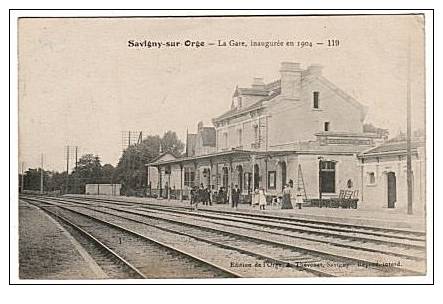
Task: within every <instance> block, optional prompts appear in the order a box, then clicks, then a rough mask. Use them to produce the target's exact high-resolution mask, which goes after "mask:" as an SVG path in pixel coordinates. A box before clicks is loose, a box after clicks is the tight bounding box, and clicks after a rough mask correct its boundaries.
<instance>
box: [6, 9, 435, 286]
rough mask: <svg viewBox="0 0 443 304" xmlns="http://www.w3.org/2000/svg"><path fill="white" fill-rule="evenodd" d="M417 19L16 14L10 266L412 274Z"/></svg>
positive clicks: (418, 170) (418, 172)
mask: <svg viewBox="0 0 443 304" xmlns="http://www.w3.org/2000/svg"><path fill="white" fill-rule="evenodd" d="M263 13H264V12H263ZM426 22H427V20H425V15H424V14H421V13H417V14H411V13H408V14H406V13H405V14H384V15H382V14H358V15H352V14H341V15H328V14H327V13H322V14H316V15H303V14H299V15H297V14H294V12H289V13H288V14H287V15H278V16H277V15H274V16H272V15H262V16H246V15H242V16H235V15H216V16H198V15H194V16H189V15H188V16H168V17H166V16H145V17H134V16H126V17H125V16H121V17H112V18H111V17H107V16H94V17H81V16H78V17H74V16H72V17H66V16H65V17H63V16H59V17H58V16H55V17H51V18H49V17H36V16H32V17H26V16H23V17H20V18H18V20H17V32H18V38H17V48H18V57H17V60H18V124H19V126H18V127H19V134H18V135H19V143H18V144H19V157H18V162H19V172H18V185H19V187H18V191H19V193H20V195H19V199H18V201H17V202H15V203H14V204H11V206H12V207H11V208H15V209H17V210H18V211H17V212H18V266H17V267H18V276H19V279H20V280H33V281H31V283H32V282H37V281H39V280H102V282H103V281H104V280H103V279H118V280H122V282H125V281H123V280H124V279H216V278H316V277H325V278H326V277H327V278H329V277H331V282H333V279H332V277H341V278H343V277H345V278H346V277H347V278H349V277H399V276H408V277H416V276H425V275H426V274H427V273H428V271H429V265H427V262H429V261H427V247H428V244H429V242H430V241H431V242H432V240H430V239H429V238H428V237H427V235H426V215H427V213H428V212H429V208H431V207H432V202H429V201H426V193H427V191H426V189H427V182H426V172H427V171H428V170H430V169H431V170H432V168H428V167H427V157H426V142H427V140H429V139H427V137H426V124H425V117H426V102H425V97H426V94H425V93H426V90H425V25H426Z"/></svg>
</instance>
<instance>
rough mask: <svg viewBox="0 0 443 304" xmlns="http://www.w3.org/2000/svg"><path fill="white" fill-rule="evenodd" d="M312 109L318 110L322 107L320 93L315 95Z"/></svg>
mask: <svg viewBox="0 0 443 304" xmlns="http://www.w3.org/2000/svg"><path fill="white" fill-rule="evenodd" d="M312 107H313V108H314V109H318V108H319V107H320V92H317V91H316V92H314V93H313V104H312Z"/></svg>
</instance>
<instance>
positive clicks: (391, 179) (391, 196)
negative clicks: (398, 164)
mask: <svg viewBox="0 0 443 304" xmlns="http://www.w3.org/2000/svg"><path fill="white" fill-rule="evenodd" d="M387 187H388V190H387V192H388V208H395V202H396V201H397V178H396V177H395V173H394V172H388V173H387Z"/></svg>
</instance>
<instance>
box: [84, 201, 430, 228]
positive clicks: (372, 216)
mask: <svg viewBox="0 0 443 304" xmlns="http://www.w3.org/2000/svg"><path fill="white" fill-rule="evenodd" d="M82 196H85V197H91V198H93V197H99V198H107V199H113V200H121V201H128V202H136V203H144V202H145V203H147V202H149V203H155V204H165V205H170V206H190V203H189V201H179V200H172V199H171V200H167V199H155V198H145V197H126V196H105V195H100V196H97V195H82ZM294 207H295V206H294ZM198 208H199V209H200V210H205V209H210V210H223V211H228V212H248V213H249V212H250V213H258V214H267V215H273V216H279V217H290V218H300V219H307V220H316V221H325V222H336V223H345V224H351V225H363V226H375V227H384V228H399V229H410V230H417V231H423V232H424V231H425V227H426V224H425V215H424V214H414V215H408V214H407V213H406V211H405V210H398V209H388V208H383V209H374V210H372V209H342V208H318V207H303V208H302V209H295V208H294V209H284V210H283V209H281V208H280V206H278V205H268V206H266V210H259V208H258V206H255V207H252V206H251V205H250V204H239V205H238V209H237V210H236V209H234V208H232V207H231V206H230V205H229V204H213V205H212V206H203V204H201V203H200V204H199V206H198Z"/></svg>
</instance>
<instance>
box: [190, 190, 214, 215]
mask: <svg viewBox="0 0 443 304" xmlns="http://www.w3.org/2000/svg"><path fill="white" fill-rule="evenodd" d="M199 203H203V205H205V206H212V200H211V190H210V189H209V187H206V188H205V187H204V186H203V184H200V187H197V186H194V187H193V188H192V189H191V206H194V209H195V210H197V209H198V204H199Z"/></svg>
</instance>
